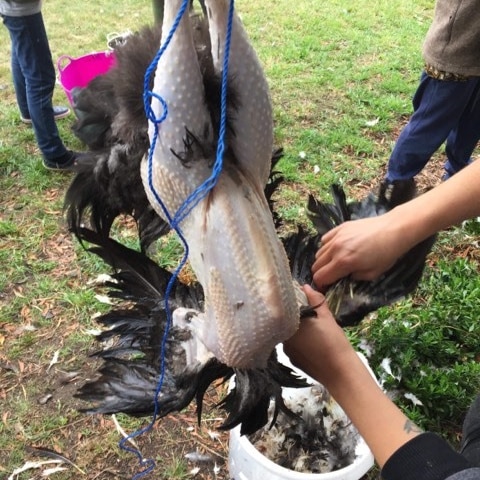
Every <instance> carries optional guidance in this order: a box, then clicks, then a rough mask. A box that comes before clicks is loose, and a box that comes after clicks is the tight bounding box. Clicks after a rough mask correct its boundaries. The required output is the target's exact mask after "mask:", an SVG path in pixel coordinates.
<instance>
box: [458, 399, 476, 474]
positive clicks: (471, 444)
mask: <svg viewBox="0 0 480 480" xmlns="http://www.w3.org/2000/svg"><path fill="white" fill-rule="evenodd" d="M460 453H461V454H462V455H463V456H464V457H465V458H466V459H467V460H468V461H469V462H470V463H471V464H472V465H475V466H477V467H480V394H479V395H477V397H476V398H475V400H474V401H473V403H472V405H471V406H470V409H469V410H468V412H467V415H466V416H465V421H464V422H463V431H462V443H461V445H460Z"/></svg>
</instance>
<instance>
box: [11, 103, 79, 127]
mask: <svg viewBox="0 0 480 480" xmlns="http://www.w3.org/2000/svg"><path fill="white" fill-rule="evenodd" d="M68 115H70V109H69V108H68V107H60V106H56V107H53V117H54V118H55V120H60V119H61V118H65V117H66V116H68ZM20 120H21V121H22V122H23V123H27V124H29V125H30V124H31V123H32V119H31V118H30V117H20Z"/></svg>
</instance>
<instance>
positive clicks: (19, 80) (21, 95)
mask: <svg viewBox="0 0 480 480" xmlns="http://www.w3.org/2000/svg"><path fill="white" fill-rule="evenodd" d="M11 65H12V78H13V87H14V89H15V96H16V98H17V105H18V109H19V110H20V115H21V117H22V118H26V117H27V116H28V117H29V116H30V113H29V111H28V102H27V87H26V85H25V77H24V76H23V72H22V69H21V67H20V64H19V62H18V59H17V55H16V49H15V47H14V44H13V39H12V58H11Z"/></svg>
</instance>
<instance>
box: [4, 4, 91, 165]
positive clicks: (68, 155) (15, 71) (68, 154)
mask: <svg viewBox="0 0 480 480" xmlns="http://www.w3.org/2000/svg"><path fill="white" fill-rule="evenodd" d="M41 8H42V1H41V0H0V15H1V16H2V18H3V23H4V25H5V26H6V27H7V29H8V31H9V34H10V39H11V43H12V59H11V64H12V75H13V84H14V87H15V94H16V97H17V104H18V107H19V109H20V116H21V119H22V121H23V122H25V123H31V124H32V126H33V130H34V132H35V138H36V141H37V144H38V147H39V148H40V151H41V152H42V156H43V165H44V166H45V167H46V168H48V169H51V170H59V171H62V170H74V169H75V167H76V165H77V163H78V161H79V158H80V157H81V155H82V154H80V153H78V152H74V151H72V150H68V149H67V148H66V147H65V145H64V144H63V141H62V139H61V138H60V135H59V132H58V128H57V125H56V123H55V120H56V119H57V118H62V117H64V116H66V115H68V113H69V109H68V108H66V107H53V106H52V96H53V89H54V87H55V68H54V66H53V61H52V54H51V52H50V46H49V43H48V38H47V33H46V30H45V25H44V22H43V16H42V12H41Z"/></svg>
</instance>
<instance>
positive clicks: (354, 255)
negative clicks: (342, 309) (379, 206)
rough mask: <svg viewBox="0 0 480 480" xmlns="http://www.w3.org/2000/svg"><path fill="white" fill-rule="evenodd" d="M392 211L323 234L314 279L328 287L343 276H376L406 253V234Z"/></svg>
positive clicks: (346, 223) (367, 278)
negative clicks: (403, 238)
mask: <svg viewBox="0 0 480 480" xmlns="http://www.w3.org/2000/svg"><path fill="white" fill-rule="evenodd" d="M398 230H399V229H398V227H397V225H396V224H395V223H394V222H391V221H390V218H389V216H388V214H384V215H381V216H379V217H372V218H365V219H361V220H354V221H350V222H345V223H342V224H341V225H339V226H338V227H336V228H334V229H332V230H330V231H329V232H327V233H326V234H325V235H323V237H322V245H321V247H320V249H319V250H318V251H317V254H316V256H315V262H314V264H313V266H312V273H313V281H314V283H315V285H316V286H317V288H319V289H324V288H325V287H326V286H328V285H331V284H332V283H334V282H335V281H337V280H339V279H340V278H343V277H346V276H348V275H352V278H354V279H356V280H373V279H375V278H377V277H378V276H380V275H381V274H382V273H383V272H385V271H386V270H388V269H389V268H390V267H391V266H392V265H393V264H394V263H395V261H396V260H397V259H398V258H399V257H400V256H401V255H402V254H403V253H405V251H404V249H402V242H401V240H402V235H403V233H404V232H401V231H398Z"/></svg>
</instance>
